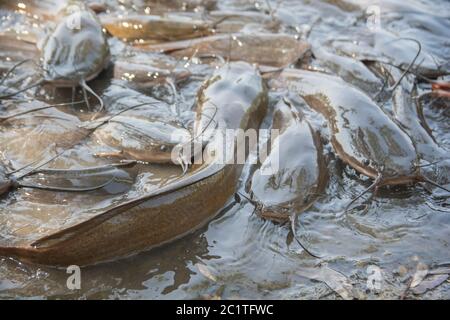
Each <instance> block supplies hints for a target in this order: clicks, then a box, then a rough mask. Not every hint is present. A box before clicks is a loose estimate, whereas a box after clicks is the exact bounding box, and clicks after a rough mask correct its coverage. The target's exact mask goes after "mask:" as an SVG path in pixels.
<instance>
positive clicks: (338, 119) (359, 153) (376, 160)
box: [280, 70, 419, 185]
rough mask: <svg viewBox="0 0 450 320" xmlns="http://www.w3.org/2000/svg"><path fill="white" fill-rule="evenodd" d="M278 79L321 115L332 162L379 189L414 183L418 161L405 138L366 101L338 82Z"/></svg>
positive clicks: (293, 74)
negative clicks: (377, 184)
mask: <svg viewBox="0 0 450 320" xmlns="http://www.w3.org/2000/svg"><path fill="white" fill-rule="evenodd" d="M280 78H281V79H282V81H286V82H287V84H288V85H289V88H290V89H291V90H295V91H296V92H298V93H299V94H300V95H301V96H302V97H303V98H304V100H305V101H306V102H307V103H308V105H309V106H310V107H311V108H313V109H314V110H316V111H317V112H319V113H321V114H322V115H324V117H325V118H326V119H327V121H328V126H329V129H330V131H331V135H332V137H331V143H332V145H333V147H334V150H335V152H336V153H337V154H338V156H339V157H340V158H341V159H342V160H343V161H344V162H346V163H347V164H349V165H350V166H351V167H353V168H354V169H356V170H357V171H358V172H360V173H362V174H364V175H366V176H368V177H370V178H373V179H376V178H378V177H379V175H380V174H381V175H382V183H383V184H386V185H387V184H389V185H397V184H409V183H414V182H417V181H418V177H419V175H418V170H417V166H416V165H417V163H418V156H417V153H416V150H415V147H414V144H413V142H412V141H411V138H410V137H409V136H408V135H407V134H406V133H405V132H404V131H403V130H402V129H400V128H399V127H398V126H397V124H396V123H395V122H393V121H392V120H391V119H390V118H389V116H388V115H387V114H385V113H384V112H383V111H382V110H381V109H380V108H379V107H378V106H377V105H376V104H375V103H374V102H373V101H372V100H371V99H370V98H369V97H368V96H366V95H365V94H364V93H362V92H361V91H359V90H357V89H356V88H354V87H352V86H350V85H349V84H347V83H346V82H344V81H343V80H342V79H340V78H338V77H335V76H330V75H325V74H320V73H315V72H309V71H304V70H286V71H284V72H283V73H282V74H281V76H280Z"/></svg>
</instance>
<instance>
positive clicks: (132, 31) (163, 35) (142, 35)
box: [101, 14, 213, 41]
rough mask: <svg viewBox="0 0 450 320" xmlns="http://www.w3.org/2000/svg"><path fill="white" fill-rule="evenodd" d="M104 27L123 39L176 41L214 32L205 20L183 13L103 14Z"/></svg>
mask: <svg viewBox="0 0 450 320" xmlns="http://www.w3.org/2000/svg"><path fill="white" fill-rule="evenodd" d="M101 21H102V25H103V27H104V28H105V29H106V30H108V32H109V33H110V34H112V35H113V36H115V37H117V38H120V39H123V40H126V41H128V40H139V39H142V40H159V41H175V40H183V39H191V38H198V37H203V36H207V35H210V34H212V33H213V31H212V28H211V26H210V24H208V23H206V22H205V21H202V20H198V19H194V18H190V17H186V16H181V15H173V14H169V15H162V16H159V15H128V16H125V17H111V16H103V17H102V18H101Z"/></svg>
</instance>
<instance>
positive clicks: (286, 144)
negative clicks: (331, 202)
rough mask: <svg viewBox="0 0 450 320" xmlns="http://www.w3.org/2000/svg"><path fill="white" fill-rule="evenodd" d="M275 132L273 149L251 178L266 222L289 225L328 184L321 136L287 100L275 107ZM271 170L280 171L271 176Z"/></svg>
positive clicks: (254, 197) (253, 190)
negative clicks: (276, 133)
mask: <svg viewBox="0 0 450 320" xmlns="http://www.w3.org/2000/svg"><path fill="white" fill-rule="evenodd" d="M275 110H276V111H275V113H274V118H273V122H272V129H274V130H279V135H278V136H277V137H275V139H274V140H273V144H272V148H271V149H272V150H271V152H270V153H269V155H268V156H267V158H265V159H264V161H263V163H262V164H261V167H260V168H258V169H257V170H256V171H255V172H254V174H253V177H252V179H251V194H252V197H253V199H254V200H255V201H256V202H257V203H258V204H259V205H260V206H261V209H260V210H257V212H258V213H259V215H260V216H261V217H263V218H265V219H270V220H273V221H276V222H287V221H288V220H289V218H290V215H291V214H292V212H296V213H300V212H302V211H304V210H306V209H307V208H308V207H309V206H310V205H311V204H312V203H313V202H314V201H315V199H317V197H318V195H319V194H321V193H322V192H323V190H324V188H325V185H326V182H327V176H328V175H327V168H326V164H325V160H324V157H323V153H322V146H321V143H320V139H319V135H318V133H317V132H315V131H314V130H313V129H312V127H311V126H310V124H309V122H308V121H307V120H306V119H305V118H304V116H303V115H301V114H299V112H298V111H297V110H295V109H293V107H291V106H290V105H287V104H286V102H285V101H283V100H281V101H280V102H279V103H278V104H277V105H276V107H275ZM271 168H277V170H276V171H275V172H273V173H270V170H271Z"/></svg>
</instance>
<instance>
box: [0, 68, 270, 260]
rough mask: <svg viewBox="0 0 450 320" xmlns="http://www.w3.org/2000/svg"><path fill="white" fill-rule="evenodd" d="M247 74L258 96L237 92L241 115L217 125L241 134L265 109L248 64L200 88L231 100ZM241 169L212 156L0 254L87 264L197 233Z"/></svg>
mask: <svg viewBox="0 0 450 320" xmlns="http://www.w3.org/2000/svg"><path fill="white" fill-rule="evenodd" d="M224 68H231V70H235V72H231V73H229V75H227V73H226V72H225V71H224ZM238 71H239V72H238ZM247 74H249V75H247ZM250 75H252V76H255V77H259V82H256V81H254V82H253V83H252V84H251V85H250V84H247V88H248V87H249V86H257V88H258V90H260V91H258V90H254V91H253V94H252V95H250V96H251V97H253V98H249V95H247V94H246V92H245V91H241V92H242V95H241V96H235V98H236V99H237V100H239V101H242V102H243V101H245V102H250V103H249V104H248V105H242V106H241V108H242V109H241V111H242V112H240V113H236V114H235V115H234V116H233V118H228V119H226V120H224V121H221V122H222V123H227V124H228V123H229V124H230V125H232V126H234V125H235V124H238V126H239V128H241V129H247V128H252V127H253V128H255V129H256V128H257V127H258V126H259V123H260V122H261V121H262V118H263V117H264V115H265V112H266V108H267V106H266V102H267V90H266V89H265V87H264V83H263V80H262V77H261V76H260V75H258V72H257V71H256V70H255V69H254V67H252V66H251V65H249V64H245V63H239V64H238V65H237V66H234V65H233V64H231V65H230V66H229V65H226V66H224V67H222V69H220V70H218V71H217V74H216V75H215V76H213V77H219V78H220V77H221V78H220V79H217V80H216V81H214V82H209V85H205V87H204V88H203V89H202V90H203V91H205V93H204V94H203V96H209V95H210V94H212V93H214V92H216V89H217V88H218V87H222V88H223V90H224V91H228V92H229V94H230V95H231V94H232V93H233V91H234V90H236V89H238V88H236V87H235V86H238V85H239V84H240V83H242V82H241V81H239V78H240V77H242V76H247V77H248V76H250ZM242 84H243V85H245V84H244V83H242ZM211 88H212V89H211ZM209 89H211V91H210V90H209ZM211 99H213V97H211ZM206 101H208V100H202V101H199V102H198V106H197V108H198V110H204V109H205V108H206V107H207V106H205V103H207V102H206ZM239 101H236V102H239ZM221 102H222V103H221V104H218V105H217V106H218V108H219V109H221V108H226V107H227V105H226V104H223V103H224V101H221ZM200 113H201V112H200V111H199V114H200ZM221 114H226V111H225V110H223V111H220V112H218V113H217V115H221ZM216 120H217V121H219V119H216ZM241 168H242V166H240V165H234V164H224V163H221V162H218V159H217V157H216V156H215V155H214V154H208V155H207V156H206V158H205V159H204V163H203V164H201V165H200V166H199V167H198V168H196V169H195V170H191V171H190V172H188V173H187V174H186V175H185V176H182V177H180V178H178V179H176V180H175V181H174V182H172V183H170V184H169V185H166V186H164V187H161V188H160V189H159V190H157V191H155V192H153V193H152V194H147V195H142V196H140V197H139V198H135V199H132V200H128V201H127V202H125V203H123V204H120V205H117V206H116V207H114V208H111V209H109V210H106V211H102V212H99V213H98V215H96V216H95V217H93V218H91V219H89V220H87V221H84V222H82V223H79V224H77V225H75V226H72V227H69V228H67V229H64V230H61V231H59V232H57V233H54V234H51V235H49V236H46V237H44V238H41V239H40V240H38V241H36V242H34V243H32V244H30V245H28V246H22V247H0V255H3V256H13V257H16V258H19V259H21V260H23V261H28V262H33V263H38V264H47V265H70V264H77V265H88V264H95V263H99V262H103V261H108V260H113V259H117V258H120V257H124V256H129V255H132V254H135V253H137V252H140V251H143V250H146V249H149V248H152V247H155V246H160V245H162V244H165V243H167V242H170V241H173V240H175V239H178V238H180V237H182V236H183V235H185V234H187V233H190V232H192V231H193V230H196V229H198V228H199V227H201V226H202V225H204V224H205V223H206V222H207V221H209V220H210V219H211V218H212V217H214V216H215V215H216V214H217V213H218V212H219V210H220V209H221V208H223V207H224V205H225V204H226V202H227V201H228V200H229V199H230V198H231V197H232V195H233V194H234V193H235V188H236V184H237V182H238V179H239V176H240V173H241Z"/></svg>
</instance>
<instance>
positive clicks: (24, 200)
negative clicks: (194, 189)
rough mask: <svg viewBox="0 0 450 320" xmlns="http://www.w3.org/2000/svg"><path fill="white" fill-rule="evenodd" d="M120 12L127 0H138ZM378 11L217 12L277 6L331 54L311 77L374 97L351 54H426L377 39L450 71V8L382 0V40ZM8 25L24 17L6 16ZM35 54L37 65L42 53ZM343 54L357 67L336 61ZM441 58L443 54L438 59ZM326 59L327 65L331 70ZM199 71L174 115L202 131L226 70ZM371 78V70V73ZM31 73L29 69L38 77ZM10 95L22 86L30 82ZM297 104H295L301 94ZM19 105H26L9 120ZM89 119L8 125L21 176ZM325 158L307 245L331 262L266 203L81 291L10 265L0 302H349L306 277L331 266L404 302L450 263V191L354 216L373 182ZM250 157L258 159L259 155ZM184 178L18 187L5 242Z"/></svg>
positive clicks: (356, 293) (4, 226)
mask: <svg viewBox="0 0 450 320" xmlns="http://www.w3.org/2000/svg"><path fill="white" fill-rule="evenodd" d="M121 2H122V3H125V4H127V3H129V2H131V1H121ZM373 2H374V1H353V0H345V1H344V0H333V1H331V0H323V1H306V0H305V1H298V0H296V1H294V0H292V1H281V2H277V1H269V2H268V3H270V8H269V7H268V6H267V2H266V1H259V2H255V1H245V0H225V1H219V4H218V7H219V9H223V10H233V9H239V10H247V11H261V12H266V11H267V12H270V10H274V9H276V11H274V12H273V15H274V16H275V17H276V18H277V19H279V20H281V23H282V27H281V29H282V30H280V32H283V33H289V34H292V35H295V36H298V37H300V38H301V37H306V36H307V34H308V35H309V38H308V40H309V41H310V42H311V43H312V45H313V52H314V51H315V49H316V50H327V52H328V53H329V54H317V60H315V61H313V62H312V63H311V66H310V67H311V68H315V69H319V70H324V71H327V72H330V73H334V74H337V75H340V76H342V77H343V78H344V79H345V80H346V81H347V82H350V83H352V84H353V85H355V86H358V87H359V88H361V89H362V90H364V91H366V92H367V93H368V94H369V95H371V96H373V94H374V93H376V92H377V89H378V86H379V85H380V83H381V81H379V79H376V78H374V77H373V75H370V76H369V75H368V74H367V70H365V69H363V68H364V65H362V64H357V63H356V62H354V61H351V60H349V59H348V58H360V57H361V58H371V59H379V60H382V61H386V60H390V61H393V62H394V61H395V62H397V63H403V62H405V63H408V62H409V61H410V60H411V59H412V58H413V57H414V55H415V53H416V51H415V50H416V47H414V45H412V44H411V45H409V44H405V45H404V46H400V47H399V48H397V47H396V48H397V49H396V50H397V51H396V53H397V54H396V55H395V57H393V56H392V55H389V50H383V49H385V48H386V47H388V48H389V46H381V47H376V46H375V47H376V49H374V47H373V46H372V44H373V43H374V42H375V43H376V42H377V39H382V40H383V39H387V38H386V37H384V38H383V36H382V35H383V32H386V30H387V31H389V32H391V33H393V34H397V35H401V36H405V37H406V36H411V35H414V36H415V38H417V40H419V41H421V43H422V45H423V49H424V50H423V52H422V54H423V60H424V61H425V62H426V63H427V64H424V65H423V66H424V68H425V67H432V64H431V62H430V61H431V60H433V61H436V64H439V65H442V64H444V63H445V62H448V61H449V60H450V51H449V50H448V49H449V48H450V46H449V43H448V36H447V37H446V36H445V32H446V31H445V30H447V32H448V24H449V23H450V22H449V21H450V20H449V19H450V17H449V16H448V12H450V10H449V9H450V5H449V3H448V2H446V1H432V0H428V1H425V0H423V1H419V0H416V1H410V2H407V3H406V2H404V1H397V0H386V1H377V3H381V4H380V9H381V27H382V28H383V30H381V31H380V30H375V31H373V32H371V31H370V30H369V29H368V27H367V24H366V20H367V19H366V18H365V17H364V14H363V13H364V11H365V10H366V8H367V7H368V6H370V5H371V4H373ZM107 3H108V4H110V5H112V6H113V8H115V10H119V11H120V10H122V11H123V10H133V9H132V6H126V5H123V6H114V5H115V3H114V1H107ZM137 3H140V2H138V1H137ZM400 12H401V13H400ZM405 12H409V14H406V13H405ZM445 14H447V16H446V15H445ZM2 15H11V14H10V13H8V12H6V13H5V12H2ZM12 17H14V15H12ZM15 19H16V22H14V21H15ZM2 21H3V22H2V23H3V27H4V28H5V30H6V28H7V27H5V26H8V27H11V26H13V27H15V28H18V27H20V26H23V25H26V24H25V23H24V22H23V21H22V20H21V19H19V18H17V17H16V18H9V19H6V18H5V19H3V20H2ZM380 34H381V35H380ZM377 36H378V38H377ZM334 40H339V41H334ZM378 41H381V40H378ZM111 47H112V53H113V56H114V55H116V56H119V55H121V56H122V55H123V48H124V46H123V44H121V43H120V42H119V41H117V40H111ZM400 49H401V50H400ZM7 50H8V48H5V49H3V47H2V54H1V55H0V57H1V59H2V60H1V62H2V64H5V65H8V66H9V65H10V64H11V61H10V60H14V54H13V53H11V55H8V54H5V52H7ZM12 52H14V51H12ZM25 53H27V56H33V53H32V52H31V51H27V52H24V54H25ZM333 54H339V55H340V56H341V57H342V56H344V57H346V59H342V58H336V57H335V58H333ZM431 56H432V57H433V58H432V59H431V58H430V59H431V60H429V59H428V57H431ZM322 57H323V59H324V60H323V61H320V60H321V58H322ZM425 62H424V63H425ZM186 68H188V69H189V71H191V73H193V74H195V75H196V77H195V79H198V80H194V79H191V80H189V81H185V82H183V83H181V84H179V87H180V90H181V97H180V98H179V103H178V105H179V108H178V109H179V110H173V111H174V112H178V114H179V115H180V116H181V118H182V120H183V121H185V122H186V123H187V124H189V123H190V121H192V117H193V113H192V110H191V106H192V105H193V102H194V98H195V94H196V91H197V90H198V88H199V86H200V85H201V80H202V79H204V78H206V77H207V76H208V75H209V74H210V73H211V72H212V70H213V69H214V68H213V67H210V66H205V65H197V64H196V63H195V61H191V62H190V63H189V64H186ZM358 68H361V69H360V70H359V71H358ZM23 72H24V73H26V72H30V71H29V69H26V68H25V69H24V70H23ZM112 73H113V72H112V71H111V70H108V71H107V72H104V73H103V74H101V75H100V77H99V79H97V80H96V81H94V82H93V83H92V85H93V87H94V89H95V90H96V91H97V92H100V93H101V92H102V91H103V90H104V89H105V88H108V86H109V84H110V80H109V78H110V77H111V75H112ZM11 85H13V86H20V83H19V84H17V83H12V84H11ZM420 90H422V91H426V90H427V87H426V86H423V88H420ZM146 93H147V94H149V95H152V96H155V97H159V98H161V99H162V100H164V99H166V100H167V101H171V99H170V98H168V95H169V94H170V90H169V89H168V88H167V87H164V86H157V87H155V88H152V89H151V90H148V91H146ZM283 94H287V93H285V92H283V91H277V92H275V91H273V92H271V93H270V100H271V106H272V108H273V105H274V104H276V102H277V101H278V100H279V99H280V97H281V96H282V95H283ZM37 95H38V98H39V99H41V100H43V99H44V98H46V100H47V101H58V102H60V101H67V99H70V93H69V92H66V91H64V90H62V91H61V90H58V91H57V92H54V91H53V90H52V89H51V88H44V89H42V90H39V91H38V92H37ZM290 95H292V93H290ZM291 98H292V100H293V101H296V97H295V95H294V96H292V97H291ZM296 102H297V103H296V105H297V106H298V107H299V108H301V109H302V111H303V112H304V113H305V114H306V115H307V117H308V119H309V120H310V122H311V123H312V124H313V126H314V127H315V128H317V129H320V130H321V132H322V133H323V135H324V140H327V130H326V124H325V122H324V119H323V118H321V117H320V116H318V115H317V114H315V113H314V112H312V111H311V110H309V109H308V108H307V107H306V106H305V105H303V104H302V103H301V101H296ZM444 104H445V102H442V101H441V102H439V101H437V102H436V101H435V102H434V103H433V104H431V105H429V104H428V103H427V104H425V116H426V118H427V120H428V122H429V125H430V127H431V128H432V130H433V131H434V134H435V136H436V139H437V141H438V142H439V143H440V144H441V145H443V146H445V147H447V148H449V147H450V123H449V121H448V117H449V114H448V107H447V108H439V106H441V107H442V105H444ZM14 108H20V106H19V107H17V106H15V107H12V109H8V110H9V111H11V110H14ZM384 108H385V109H386V111H387V112H389V110H390V109H391V108H392V106H390V104H389V103H386V104H385V105H384ZM83 111H84V112H79V111H78V110H77V111H75V110H73V109H70V108H69V109H67V108H64V109H60V110H59V111H47V112H43V114H41V116H43V115H45V113H50V114H51V115H53V116H55V117H54V118H49V119H48V118H45V117H43V118H39V119H45V121H44V120H35V119H33V118H29V117H26V118H25V119H19V120H17V121H14V122H13V123H11V124H9V125H8V126H2V129H1V130H2V131H1V138H0V146H1V148H2V157H3V158H4V159H8V160H9V161H10V163H11V165H12V166H14V167H20V166H21V165H24V164H26V163H28V162H29V161H30V160H31V159H36V158H39V157H40V156H41V155H43V154H54V153H55V152H56V151H55V149H56V147H55V146H54V145H53V144H52V141H55V140H56V141H58V142H60V143H65V144H67V145H70V144H71V143H73V142H72V141H71V139H73V137H72V136H71V135H70V134H69V135H68V134H67V132H70V131H71V130H72V129H73V128H72V126H73V125H74V124H75V123H77V121H82V120H85V119H86V116H85V115H84V114H85V112H86V110H83ZM68 120H69V121H68ZM33 121H34V122H33ZM36 121H38V125H36ZM270 123H271V112H269V115H268V116H267V118H266V119H265V121H264V123H263V127H268V126H269V124H270ZM49 133H50V134H49ZM29 136H33V137H34V139H33V141H32V142H30V140H29V139H28V138H27V137H29ZM27 143H28V144H27ZM105 148H106V147H104V146H100V145H98V143H97V142H96V141H95V140H92V139H87V141H84V142H83V143H81V144H79V145H77V146H76V147H74V148H73V150H72V151H70V152H69V153H67V154H64V155H63V156H62V157H61V158H60V159H59V160H58V161H57V162H55V163H54V164H53V166H54V167H60V168H63V167H82V166H88V165H94V164H95V165H98V164H102V163H108V162H107V161H106V160H99V159H98V158H96V157H94V156H93V154H94V153H96V152H99V151H104V149H105ZM325 153H326V156H327V157H328V158H329V164H328V167H329V170H330V177H331V179H330V183H329V185H328V187H327V189H326V191H325V193H324V195H322V196H321V197H320V198H319V200H318V201H317V202H316V203H315V204H314V205H313V206H312V207H311V208H310V209H309V210H308V211H307V212H305V213H303V214H301V216H300V217H299V221H298V225H297V233H298V234H299V235H300V237H301V239H302V242H303V244H305V245H307V246H308V248H310V249H311V250H312V251H314V252H315V253H318V254H319V255H320V256H321V258H320V259H315V258H312V257H311V256H309V255H307V254H306V253H305V252H304V251H303V250H302V249H301V248H300V246H299V245H298V244H297V243H296V242H295V241H291V240H290V238H289V230H288V228H286V227H282V226H279V225H275V224H273V223H271V222H268V221H263V220H261V219H260V218H258V216H257V215H255V214H253V206H252V205H251V204H249V203H247V202H245V201H242V202H240V203H236V202H235V201H232V200H230V202H229V203H228V204H227V206H226V207H225V208H224V209H223V210H222V211H221V212H220V214H219V215H218V216H217V217H216V218H215V219H214V220H213V221H211V222H210V223H209V224H208V225H207V226H206V227H204V228H202V229H201V230H199V231H197V232H195V233H193V234H191V235H189V236H187V237H185V238H184V239H183V240H181V241H177V242H174V243H172V244H170V245H167V246H164V247H162V248H159V249H155V250H152V251H150V252H144V253H141V254H139V255H137V256H134V257H130V258H127V259H122V260H119V261H116V262H110V263H105V264H101V265H97V266H92V267H86V268H82V271H81V272H82V278H81V289H80V290H73V291H72V290H69V289H68V288H67V286H66V280H67V276H68V275H67V274H66V272H65V270H62V269H54V268H49V267H42V266H34V265H28V264H23V263H20V262H18V261H15V260H13V259H8V258H1V259H0V298H80V299H95V298H100V299H104V298H121V299H130V298H139V299H168V298H224V299H226V298H253V299H255V298H256V299H259V298H272V299H310V298H322V299H334V298H340V296H339V295H337V294H336V293H335V292H333V291H332V290H331V289H330V288H329V286H330V284H332V281H333V279H331V280H329V283H328V285H327V284H325V283H324V282H322V281H317V280H311V279H309V278H311V277H308V276H307V275H311V274H312V273H314V272H317V270H319V269H321V268H324V267H326V266H327V267H329V268H331V269H333V270H336V271H338V272H340V273H341V274H343V275H345V276H346V277H347V278H348V281H349V282H350V283H351V284H352V286H353V290H352V292H351V296H353V297H355V298H360V299H366V298H369V299H378V298H388V299H397V298H399V297H400V296H401V295H402V294H403V292H404V290H405V288H406V285H407V282H408V278H409V276H411V275H412V274H413V273H414V271H415V268H416V266H417V264H418V263H419V262H421V263H425V264H426V265H428V266H430V267H433V266H436V265H442V264H449V263H450V250H449V244H450V243H449V242H450V226H449V223H450V210H449V206H448V200H447V198H446V197H448V195H447V194H445V193H444V192H441V191H438V190H434V191H429V190H427V189H426V188H424V187H421V186H415V187H408V188H405V187H401V188H400V187H397V188H389V189H388V188H386V189H382V190H380V192H379V194H378V197H377V198H375V199H374V200H373V201H371V202H369V203H368V204H367V205H365V206H364V205H360V206H357V207H356V208H355V209H354V210H352V211H351V212H350V213H348V214H344V213H343V211H344V209H345V207H346V205H347V204H348V202H349V201H350V200H351V199H352V198H354V197H355V196H356V195H358V194H359V193H361V192H362V191H363V190H364V188H366V187H367V186H368V185H370V181H368V180H367V179H366V178H364V177H362V176H359V175H358V174H357V173H356V172H355V171H354V170H352V169H351V168H349V167H346V166H345V165H344V164H343V163H342V162H341V161H340V160H338V159H337V158H336V157H335V155H334V154H333V152H332V149H331V146H330V145H329V144H327V145H326V146H325ZM251 157H255V154H252V155H251ZM4 159H2V160H4ZM180 170H181V169H180V168H176V167H165V166H160V165H151V166H138V167H136V168H133V169H131V170H118V171H119V172H117V175H118V176H119V177H120V179H118V182H116V183H114V184H113V185H111V186H109V187H108V188H106V189H105V190H101V191H96V192H93V193H89V194H88V195H86V194H84V195H83V194H80V195H76V196H74V195H68V194H64V193H61V194H53V193H52V194H49V193H48V192H45V191H30V190H27V189H22V190H18V191H15V192H14V193H12V194H9V195H7V196H4V197H2V198H1V202H0V242H1V243H2V244H5V243H8V244H10V243H14V244H15V245H20V244H21V243H28V242H29V241H32V240H36V238H38V237H39V236H40V235H44V234H46V233H48V232H51V231H52V230H55V229H58V228H61V226H70V225H72V224H74V223H76V221H79V220H80V219H85V218H87V217H88V216H89V215H92V214H95V212H96V210H100V209H102V208H107V207H109V206H111V205H112V204H117V203H120V201H123V200H125V198H132V197H133V196H135V195H137V194H140V193H142V192H149V191H151V190H153V189H156V188H158V187H159V186H162V185H164V184H166V183H168V182H170V181H171V179H174V178H175V177H177V176H178V175H179V174H180ZM429 170H432V168H429ZM250 172H251V166H250V165H247V166H246V167H245V170H244V172H243V175H242V177H241V186H240V190H241V191H242V192H245V190H244V184H245V182H246V181H247V180H248V178H249V175H250ZM437 175H439V176H440V177H441V178H443V180H445V179H447V180H448V173H445V171H443V170H437ZM100 180H101V178H100ZM47 182H49V181H47ZM50 182H51V181H50ZM199 205H201V204H199ZM199 265H201V266H200V267H199ZM370 266H375V267H378V268H380V270H381V279H382V281H381V289H380V290H379V292H374V291H370V290H368V289H367V281H368V278H369V275H368V268H369V267H370ZM205 270H206V271H205ZM330 281H331V282H330ZM408 297H410V298H427V299H432V298H446V299H448V298H450V284H449V283H448V282H446V283H443V284H442V285H441V286H439V287H438V288H436V289H434V290H432V291H430V292H428V293H426V294H424V295H420V296H415V295H413V294H409V295H408Z"/></svg>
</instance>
